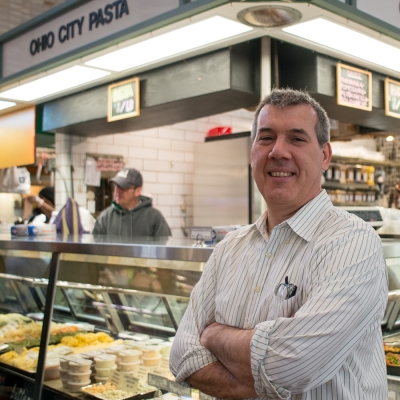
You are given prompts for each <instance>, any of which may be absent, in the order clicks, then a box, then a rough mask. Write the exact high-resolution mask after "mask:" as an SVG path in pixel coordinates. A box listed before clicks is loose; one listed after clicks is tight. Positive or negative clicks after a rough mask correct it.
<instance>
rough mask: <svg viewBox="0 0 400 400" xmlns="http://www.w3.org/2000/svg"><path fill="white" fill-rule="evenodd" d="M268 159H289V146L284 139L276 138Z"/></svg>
mask: <svg viewBox="0 0 400 400" xmlns="http://www.w3.org/2000/svg"><path fill="white" fill-rule="evenodd" d="M268 157H269V158H290V151H289V144H288V143H287V140H286V138H284V137H280V136H278V137H277V138H276V140H275V142H274V144H273V146H272V149H271V151H270V152H269V154H268Z"/></svg>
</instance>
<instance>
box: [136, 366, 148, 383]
mask: <svg viewBox="0 0 400 400" xmlns="http://www.w3.org/2000/svg"><path fill="white" fill-rule="evenodd" d="M147 375H148V371H147V368H146V367H139V369H138V371H137V377H138V378H139V382H142V383H147V379H148V378H147Z"/></svg>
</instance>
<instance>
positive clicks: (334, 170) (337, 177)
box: [332, 164, 340, 182]
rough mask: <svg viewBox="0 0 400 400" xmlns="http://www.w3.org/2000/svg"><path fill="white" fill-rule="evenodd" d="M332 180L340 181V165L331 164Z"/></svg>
mask: <svg viewBox="0 0 400 400" xmlns="http://www.w3.org/2000/svg"><path fill="white" fill-rule="evenodd" d="M332 173H333V177H332V180H333V182H340V165H339V164H332Z"/></svg>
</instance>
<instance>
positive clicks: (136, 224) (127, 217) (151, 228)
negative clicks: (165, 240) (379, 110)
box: [92, 196, 171, 239]
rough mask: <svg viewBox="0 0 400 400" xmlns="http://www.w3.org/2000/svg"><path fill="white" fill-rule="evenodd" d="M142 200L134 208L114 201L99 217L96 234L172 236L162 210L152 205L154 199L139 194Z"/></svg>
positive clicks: (129, 236) (95, 227) (127, 236)
mask: <svg viewBox="0 0 400 400" xmlns="http://www.w3.org/2000/svg"><path fill="white" fill-rule="evenodd" d="M139 200H140V201H141V202H140V204H138V205H137V206H136V207H135V208H134V209H132V210H125V209H124V208H122V207H121V206H119V205H118V204H117V203H115V202H113V203H112V204H111V206H110V207H108V208H106V209H105V210H104V211H103V212H102V213H101V214H100V216H99V217H98V219H97V221H96V223H95V224H94V228H93V232H92V233H93V234H94V235H115V236H121V237H124V238H128V239H131V238H132V237H134V236H141V237H162V236H171V229H170V228H169V226H168V224H167V221H166V220H165V218H164V217H163V215H162V214H161V212H160V211H158V210H156V209H155V208H153V206H152V199H150V198H149V197H146V196H139Z"/></svg>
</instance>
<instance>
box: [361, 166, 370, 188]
mask: <svg viewBox="0 0 400 400" xmlns="http://www.w3.org/2000/svg"><path fill="white" fill-rule="evenodd" d="M361 181H362V183H365V184H367V183H368V166H366V165H362V166H361Z"/></svg>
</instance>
